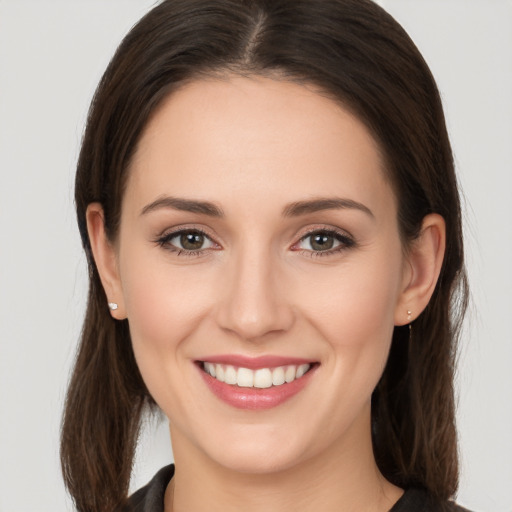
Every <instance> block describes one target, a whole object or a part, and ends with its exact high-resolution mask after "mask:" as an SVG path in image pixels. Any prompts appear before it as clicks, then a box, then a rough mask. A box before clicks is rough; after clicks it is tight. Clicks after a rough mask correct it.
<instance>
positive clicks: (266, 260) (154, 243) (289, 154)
mask: <svg viewBox="0 0 512 512" xmlns="http://www.w3.org/2000/svg"><path fill="white" fill-rule="evenodd" d="M169 198H172V199H169ZM176 198H177V199H179V200H187V201H188V202H186V203H185V202H183V201H181V202H180V201H176ZM319 199H321V200H324V199H329V200H331V201H330V202H325V201H323V202H319V201H318V200H319ZM340 200H341V201H340ZM315 201H316V202H315ZM199 202H201V204H198V203H199ZM204 202H208V203H211V204H209V205H206V206H207V208H206V207H205V205H204V204H203V203H204ZM298 203H301V204H298ZM396 203H397V201H396V198H395V195H394V193H393V190H392V188H391V186H390V184H389V182H388V181H387V179H386V177H385V171H384V169H383V164H382V160H381V157H380V154H379V150H378V147H377V145H376V143H375V141H374V139H373V138H372V137H371V135H370V134H369V132H368V130H367V129H366V128H365V127H364V125H363V124H362V123H361V122H360V121H359V120H358V119H357V118H355V117H354V116H353V115H351V114H350V113H349V112H348V111H347V110H345V109H343V108H342V107H340V106H339V105H337V104H336V103H334V102H333V101H332V100H330V99H327V98H326V97H325V96H322V95H320V94H319V93H318V92H316V91H315V90H314V89H313V88H308V87H305V86H303V85H298V84H294V83H290V82H287V81H280V80H271V79H269V78H261V77H252V78H242V77H230V78H229V79H224V80H220V79H219V80H215V79H211V80H201V81H196V82H193V83H191V84H188V85H186V86H184V87H183V88H182V89H180V90H179V91H177V92H175V93H174V94H173V95H172V96H170V97H169V98H168V99H167V100H166V101H165V102H164V103H163V104H162V105H161V107H160V108H159V109H158V111H157V112H156V114H155V115H154V116H153V118H152V119H151V120H150V122H149V124H148V126H147V127H146V129H145V131H144V133H143V135H142V138H141V140H140V143H139V146H138V150H137V153H136V155H135V157H134V159H133V162H132V165H131V168H130V174H129V179H128V182H127V187H126V191H125V196H124V198H123V206H122V213H121V223H120V231H119V235H118V237H117V239H116V241H115V242H110V241H109V240H107V239H106V237H105V234H104V230H103V213H102V209H101V206H100V205H99V204H91V205H90V206H89V209H88V212H87V220H88V227H89V234H90V239H91V244H92V248H93V252H94V256H95V260H96V263H97V266H98V270H99V272H100V275H101V278H102V282H103V285H104V288H105V292H106V295H107V297H108V299H109V300H110V301H114V302H116V303H118V305H119V308H118V309H117V310H116V311H113V312H112V314H113V316H114V317H115V318H116V319H119V320H120V319H124V318H127V319H128V322H129V325H130V333H131V336H132V342H133V349H134V353H135V357H136V360H137V364H138V366H139V368H140V371H141V374H142V376H143V378H144V381H145V383H146V385H147V387H148V389H149V391H150V393H151V395H152V396H153V398H154V399H155V400H156V402H157V403H158V404H159V406H160V407H161V408H162V410H163V411H164V412H165V414H166V415H167V417H168V418H169V423H170V430H171V437H172V444H173V452H174V456H175V462H176V473H175V478H174V479H173V484H172V486H169V488H168V492H167V493H166V501H165V507H166V511H170V510H174V511H176V512H182V511H186V510H213V511H222V512H226V511H228V512H229V511H235V510H241V509H243V510H246V511H256V510H266V511H279V512H287V511H292V510H293V511H296V510H301V511H315V512H317V511H318V510H322V511H325V512H329V511H333V512H334V511H339V510H345V511H354V512H355V511H369V510H372V511H386V510H389V509H390V508H391V506H392V505H393V504H394V503H395V502H396V501H397V500H398V499H399V497H400V496H401V494H402V492H403V491H402V490H401V489H398V488H397V487H395V486H393V485H392V484H391V483H389V482H388V481H387V480H386V479H385V478H384V477H383V476H382V474H381V473H380V472H379V470H378V468H377V466H376V463H375V460H374V456H373V452H372V444H371V432H370V399H371V394H372V391H373V389H374V388H375V386H376V384H377V382H378V380H379V378H380V376H381V374H382V371H383V369H384V366H385V364H386V359H387V356H388V352H389V348H390V342H391V336H392V332H393V328H394V326H395V325H404V324H407V323H409V321H411V320H413V319H414V317H416V316H417V315H419V314H420V313H421V311H422V310H423V309H424V308H425V306H426V305H427V303H428V300H429V299H430V297H431V295H432V293H433V290H434V287H435V283H436V280H437V277H438V275H439V271H440V267H441V263H442V258H443V253H444V239H445V234H444V222H443V220H442V218H441V217H439V216H438V215H429V216H427V217H426V218H425V219H424V222H423V226H422V231H421V235H420V237H419V239H418V240H417V241H415V242H414V244H412V245H411V246H410V247H408V248H407V250H405V249H404V247H403V245H402V242H401V239H400V236H399V230H398V224H397V205H396ZM192 210H193V211H192ZM187 237H188V238H187ZM191 242H192V245H190V243H191ZM187 244H188V245H187ZM408 311H411V312H412V318H409V315H408ZM226 355H227V356H229V357H232V356H233V357H235V359H236V357H241V356H243V357H244V358H246V359H248V360H249V361H253V362H254V365H255V366H254V367H255V368H260V367H261V366H263V365H262V364H258V360H256V359H255V358H256V357H260V356H268V357H267V361H271V359H272V357H274V356H278V357H280V358H281V359H282V360H283V361H287V360H288V359H289V360H290V361H292V359H293V358H299V359H300V361H302V362H304V361H307V362H308V363H309V367H308V369H309V371H308V372H307V373H306V374H305V375H304V376H303V377H301V378H302V379H304V380H303V381H301V380H300V379H301V378H300V377H297V378H296V382H294V383H291V384H284V385H283V386H282V387H280V388H279V389H281V390H282V389H285V386H290V388H288V389H292V386H293V385H294V384H297V382H301V383H302V384H303V385H302V384H301V387H297V390H298V391H297V392H294V394H293V395H291V396H290V397H288V398H287V399H286V400H284V401H281V402H277V403H275V404H273V405H272V406H268V405H265V403H266V402H264V401H261V400H260V398H261V397H262V396H264V397H267V395H268V396H269V397H270V399H273V398H272V397H274V398H275V396H278V395H272V389H274V390H275V387H272V388H270V390H269V389H255V388H254V389H251V390H250V393H249V394H248V395H247V396H248V397H249V398H248V400H249V401H250V400H253V399H254V400H255V402H254V403H257V404H260V405H258V406H254V407H253V406H246V405H244V404H246V402H245V401H244V400H245V399H246V398H243V399H240V396H239V395H237V394H236V393H235V394H231V395H230V393H231V391H232V389H233V388H234V387H235V386H237V384H234V385H231V384H226V383H224V384H220V388H222V389H223V390H224V391H225V390H226V389H227V391H226V392H225V393H224V391H223V393H224V395H229V396H230V397H231V398H230V399H228V400H225V399H224V398H222V396H220V395H218V394H216V392H213V391H212V389H214V388H215V385H212V384H211V383H212V382H214V381H216V379H214V378H213V377H209V376H207V375H206V373H205V371H204V368H205V366H204V364H203V363H204V362H208V361H210V360H215V361H214V362H217V363H219V358H220V362H221V366H222V367H223V369H226V368H227V365H225V364H223V359H222V358H226V357H227V356H226ZM216 358H217V359H216ZM287 358H288V359H287ZM224 362H226V361H224ZM229 362H230V361H227V363H229ZM231 362H232V361H231ZM265 364H267V366H269V369H270V370H271V371H274V370H275V368H272V366H278V364H277V363H276V364H274V365H272V364H270V363H268V362H267V363H265ZM235 369H236V368H235ZM265 371H267V370H265ZM272 375H274V374H272ZM217 382H218V381H217ZM208 383H210V384H208ZM237 389H238V390H240V389H242V390H243V389H244V388H240V387H239V386H238V387H237ZM258 394H259V395H258ZM279 396H280V395H279ZM230 400H231V402H230ZM258 400H259V401H258ZM235 402H236V404H238V405H236V404H235V405H233V404H234V403H235ZM261 403H263V405H261ZM198 482H200V485H199V484H198ZM340 504H342V507H341V508H340Z"/></svg>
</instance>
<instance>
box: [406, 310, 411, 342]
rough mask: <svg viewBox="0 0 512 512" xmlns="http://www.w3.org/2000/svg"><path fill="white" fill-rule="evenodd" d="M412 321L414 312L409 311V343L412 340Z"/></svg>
mask: <svg viewBox="0 0 512 512" xmlns="http://www.w3.org/2000/svg"><path fill="white" fill-rule="evenodd" d="M411 320H412V311H409V310H407V321H408V322H409V343H410V342H411V340H412V324H411Z"/></svg>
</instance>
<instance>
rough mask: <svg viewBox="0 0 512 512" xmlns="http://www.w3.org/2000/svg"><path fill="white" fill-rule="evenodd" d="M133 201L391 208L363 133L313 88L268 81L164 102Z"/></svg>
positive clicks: (188, 92)
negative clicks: (316, 200)
mask: <svg viewBox="0 0 512 512" xmlns="http://www.w3.org/2000/svg"><path fill="white" fill-rule="evenodd" d="M133 193H135V195H136V196H137V199H138V200H139V203H142V202H144V201H150V200H154V199H155V197H156V196H158V195H162V194H170V195H177V194H179V195H183V196H187V197H195V198H198V199H201V198H204V199H210V200H211V199H212V195H214V196H216V197H213V199H216V200H218V201H230V200H232V199H233V197H242V196H244V195H245V196H248V197H246V199H249V198H256V197H258V198H259V199H262V198H266V199H267V200H269V199H273V200H276V201H282V202H285V201H287V200H296V199H297V196H303V197H304V196H309V197H314V196H326V195H341V196H345V195H347V194H348V195H351V196H357V197H352V198H353V199H357V200H366V201H370V202H372V203H374V204H376V203H378V202H381V201H382V200H385V201H389V199H390V198H391V199H392V200H393V197H392V196H393V195H392V191H391V190H390V187H389V185H388V184H387V181H386V179H385V175H384V169H383V163H382V159H381V156H380V151H379V147H378V145H377V143H376V142H375V140H374V138H373V137H372V136H371V134H370V133H369V131H368V130H367V129H366V127H365V126H364V125H363V123H361V122H360V121H359V120H358V119H357V118H356V117H355V116H354V115H353V114H351V113H350V112H349V111H348V110H347V109H345V108H343V106H341V105H340V104H338V103H336V102H335V101H333V100H332V99H329V98H328V97H326V96H325V95H322V94H320V92H319V91H318V90H315V89H313V88H312V87H308V86H304V85H299V84H297V83H293V82H289V81H284V80H275V79H269V78H262V77H249V78H248V77H230V78H229V79H224V80H220V79H208V80H198V81H195V82H192V83H189V84H187V85H185V86H184V87H182V88H181V89H179V90H178V91H176V92H174V93H172V94H171V95H170V96H169V97H168V98H166V100H165V101H164V102H163V103H162V105H161V106H160V107H159V108H158V110H157V111H156V113H155V114H154V115H153V117H152V118H151V120H150V121H149V123H148V125H147V127H146V129H145V130H144V132H143V135H142V137H141V139H140V141H139V144H138V148H137V152H136V154H135V156H134V159H133V161H132V165H131V169H130V177H129V180H128V187H127V195H129V194H132V195H133ZM383 194H384V195H383ZM390 194H391V195H390ZM249 196H250V197H249Z"/></svg>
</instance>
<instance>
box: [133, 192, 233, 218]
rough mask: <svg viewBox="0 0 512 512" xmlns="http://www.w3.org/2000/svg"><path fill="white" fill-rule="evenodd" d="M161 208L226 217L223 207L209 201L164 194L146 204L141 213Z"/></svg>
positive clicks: (144, 213)
mask: <svg viewBox="0 0 512 512" xmlns="http://www.w3.org/2000/svg"><path fill="white" fill-rule="evenodd" d="M160 208H172V209H173V210H180V211H183V212H191V213H200V214H202V215H208V216H209V217H224V212H223V211H222V208H220V207H219V206H217V205H216V204H214V203H211V202H209V201H197V200H195V199H181V198H179V197H171V196H163V197H159V198H158V199H156V200H155V201H153V202H152V203H149V204H148V205H146V206H144V208H143V209H142V211H141V213H140V214H141V215H146V214H147V213H150V212H152V211H155V210H159V209H160Z"/></svg>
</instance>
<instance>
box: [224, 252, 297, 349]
mask: <svg viewBox="0 0 512 512" xmlns="http://www.w3.org/2000/svg"><path fill="white" fill-rule="evenodd" d="M270 267H271V265H270V264H269V262H268V261H263V262H259V263H256V262H254V261H253V262H252V264H251V263H250V262H246V263H245V264H243V265H240V266H239V270H238V271H233V272H230V273H229V275H225V281H224V286H223V288H224V293H223V294H222V296H223V299H222V300H221V301H220V302H219V307H218V312H217V322H218V325H219V326H220V327H221V328H222V329H223V330H225V331H229V332H232V333H235V334H236V335H237V336H238V337H240V338H242V339H244V340H247V341H256V340H258V339H261V338H263V337H265V336H266V335H268V334H270V333H274V334H275V333H278V332H285V331H287V330H289V329H290V327H291V326H292V324H293V322H294V313H293V308H292V306H291V304H290V303H289V302H288V301H287V300H286V294H285V293H284V286H279V284H280V279H279V276H278V275H277V272H276V270H275V268H274V269H271V268H270Z"/></svg>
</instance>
